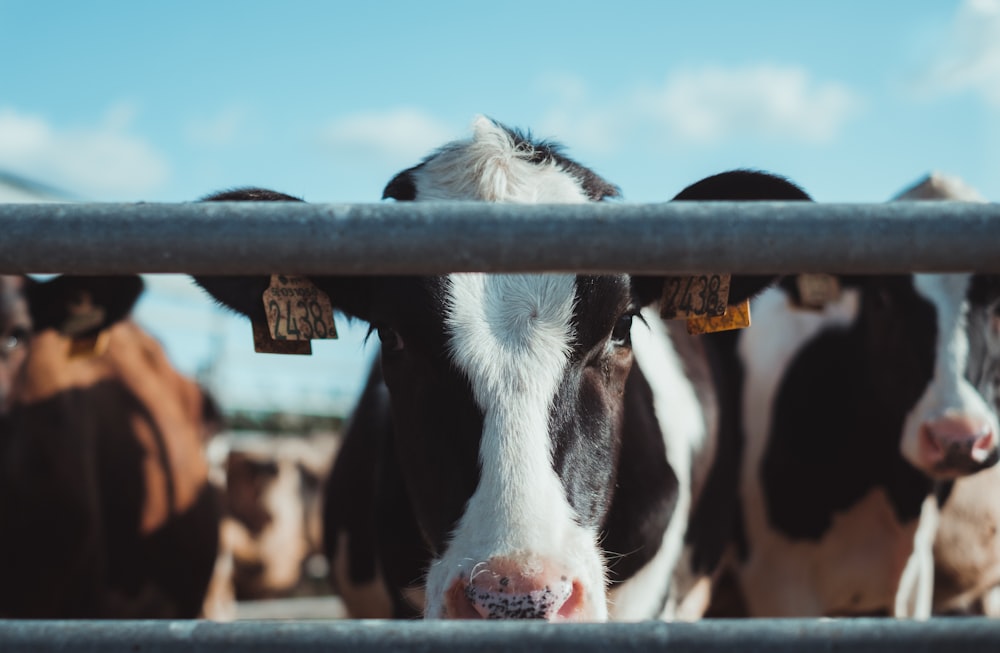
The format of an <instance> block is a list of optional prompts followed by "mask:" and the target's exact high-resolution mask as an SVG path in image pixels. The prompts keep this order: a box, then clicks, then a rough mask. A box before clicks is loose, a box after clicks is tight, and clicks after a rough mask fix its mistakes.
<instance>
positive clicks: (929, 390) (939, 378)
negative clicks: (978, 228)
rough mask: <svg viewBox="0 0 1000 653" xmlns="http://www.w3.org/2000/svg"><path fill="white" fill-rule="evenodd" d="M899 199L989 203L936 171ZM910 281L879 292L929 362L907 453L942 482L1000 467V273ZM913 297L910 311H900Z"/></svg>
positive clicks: (914, 351) (907, 429)
mask: <svg viewBox="0 0 1000 653" xmlns="http://www.w3.org/2000/svg"><path fill="white" fill-rule="evenodd" d="M896 199H898V200H904V201H909V200H958V201H973V202H975V201H983V200H982V197H980V196H979V194H978V193H977V192H976V191H974V190H972V189H971V188H969V187H967V186H965V185H964V184H963V183H961V182H960V181H959V180H956V179H952V178H949V177H945V176H942V175H936V174H935V175H930V176H928V177H927V178H926V179H925V180H923V181H922V182H920V183H918V184H916V185H914V186H913V187H912V188H909V189H907V190H906V191H904V192H903V193H901V194H900V195H899V196H898V197H897V198H896ZM907 281H908V283H905V284H903V286H904V287H902V288H900V289H899V290H898V291H897V292H896V293H891V292H883V293H882V294H881V295H879V297H880V299H881V301H880V303H881V304H882V305H881V306H879V309H880V310H881V311H882V312H883V313H889V312H890V311H891V312H892V313H893V314H894V318H895V319H893V320H892V322H894V323H895V324H894V326H895V328H896V329H898V331H897V333H906V334H907V335H908V336H909V337H904V338H903V340H904V342H909V343H911V345H910V346H911V351H910V352H909V354H910V355H911V356H912V358H913V359H915V360H919V361H921V364H920V368H921V369H919V370H915V372H916V373H915V374H914V378H915V379H918V380H920V381H923V387H921V388H920V393H919V395H918V396H917V398H916V400H915V401H914V403H913V407H912V409H911V410H910V411H909V412H908V413H907V416H906V421H905V423H904V425H903V437H902V443H901V447H900V448H901V451H902V453H903V456H904V457H905V458H906V459H907V460H909V461H910V463H912V464H913V465H915V466H916V467H917V468H919V469H922V470H924V471H926V472H928V473H930V474H931V475H932V476H935V477H938V478H942V477H943V478H954V477H956V476H959V475H962V474H967V473H971V472H975V471H978V470H981V469H984V468H986V467H989V466H991V465H994V464H996V462H997V460H998V459H1000V450H998V438H1000V428H998V420H997V412H998V408H1000V397H998V390H1000V276H997V275H985V274H915V275H912V276H910V277H908V278H907ZM913 295H915V296H916V303H914V304H912V305H911V308H910V310H908V311H900V310H898V308H899V304H900V303H902V302H906V301H910V302H913V301H914V300H913V299H912V297H913ZM907 297H910V298H911V299H909V300H907V299H906V298H907ZM903 306H906V304H903ZM901 320H905V322H906V323H905V324H902V325H900V324H898V323H899V322H900V321H901Z"/></svg>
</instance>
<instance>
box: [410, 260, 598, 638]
mask: <svg viewBox="0 0 1000 653" xmlns="http://www.w3.org/2000/svg"><path fill="white" fill-rule="evenodd" d="M450 281H451V284H450V291H449V297H448V301H447V307H448V308H447V315H446V318H445V323H446V327H447V329H448V332H449V333H450V335H451V356H452V359H453V361H454V363H455V365H456V367H457V368H458V369H459V370H461V371H462V373H463V374H465V376H466V377H467V378H468V379H469V382H470V384H471V386H472V391H473V395H474V397H475V400H476V402H477V404H478V405H479V407H480V409H481V410H482V411H483V431H482V435H481V438H480V447H479V460H480V468H481V469H480V478H479V485H478V486H477V488H476V491H475V492H474V493H473V495H472V497H471V498H470V499H469V502H468V504H467V505H466V509H465V513H464V514H463V515H462V517H461V519H460V520H459V522H458V526H457V527H456V529H455V531H454V533H453V536H452V539H451V542H450V543H449V545H448V548H447V550H446V551H445V553H444V555H443V556H442V557H441V559H439V560H437V561H435V562H434V563H433V564H432V565H431V568H430V571H429V573H428V577H427V606H426V611H425V615H426V616H428V617H440V616H442V613H443V598H444V594H445V592H446V590H447V589H448V588H449V587H450V586H451V585H452V583H454V582H455V581H456V580H457V579H459V578H465V579H468V577H469V574H470V573H471V572H472V570H473V568H474V567H475V565H476V564H477V563H480V562H484V561H487V560H489V559H490V558H494V557H508V558H513V559H517V560H525V559H526V558H530V560H531V561H537V562H541V561H559V563H560V564H562V565H564V566H565V567H566V571H567V572H568V573H569V574H570V575H571V576H572V577H573V578H574V579H576V580H579V581H580V582H581V583H582V585H583V588H584V590H585V591H586V593H587V594H586V597H585V602H586V604H587V605H588V606H590V607H591V608H592V612H591V613H590V614H589V615H588V616H589V617H590V618H591V619H597V620H603V619H605V618H606V607H605V601H604V568H603V561H602V560H601V557H600V555H599V553H598V548H597V542H596V534H595V533H594V532H592V531H589V530H587V529H585V528H583V527H581V526H580V525H579V524H578V523H577V522H576V520H575V519H574V513H573V510H572V508H571V507H570V505H569V503H568V501H567V499H566V493H565V489H564V488H563V485H562V482H561V481H560V479H559V477H558V475H557V474H556V472H555V470H554V469H553V466H552V442H551V437H550V434H549V425H548V419H549V412H550V407H551V405H552V401H553V398H554V397H555V395H556V392H557V391H558V388H559V384H560V381H561V379H562V376H563V374H564V372H565V368H566V364H567V360H568V354H569V351H570V347H571V344H572V339H573V338H574V333H573V328H572V324H571V323H572V318H573V307H574V300H575V296H576V277H575V276H573V275H484V274H456V275H452V276H451V277H450ZM469 437H476V434H475V433H470V434H469Z"/></svg>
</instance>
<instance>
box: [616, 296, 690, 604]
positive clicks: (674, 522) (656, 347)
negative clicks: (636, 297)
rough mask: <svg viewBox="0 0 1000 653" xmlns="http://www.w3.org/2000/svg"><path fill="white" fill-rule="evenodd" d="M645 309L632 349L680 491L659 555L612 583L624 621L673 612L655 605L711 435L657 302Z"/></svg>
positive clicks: (680, 541)
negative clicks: (697, 461) (696, 463)
mask: <svg viewBox="0 0 1000 653" xmlns="http://www.w3.org/2000/svg"><path fill="white" fill-rule="evenodd" d="M642 315H643V318H644V319H645V324H644V323H642V322H640V321H639V320H636V321H635V323H634V325H633V327H632V352H633V354H634V355H635V360H636V363H637V364H638V365H639V368H640V369H641V370H642V373H643V375H645V377H646V381H647V382H648V383H649V387H650V389H651V390H652V394H653V409H654V412H655V414H656V419H657V422H659V426H660V432H661V433H662V434H663V444H664V447H665V449H666V454H667V460H668V461H669V462H670V466H671V468H672V469H673V470H674V473H675V474H676V475H677V481H678V494H677V504H676V506H675V508H674V513H673V515H672V516H671V518H670V524H669V525H668V526H667V529H666V531H665V532H664V534H663V540H662V541H661V543H660V549H659V551H658V552H657V553H656V556H655V557H654V558H653V559H652V560H651V561H649V563H647V564H646V565H645V566H644V567H643V568H642V569H641V570H640V571H639V572H638V573H637V574H635V575H634V576H632V577H631V578H629V579H628V582H626V583H624V584H622V585H618V586H615V587H613V588H612V589H611V592H610V599H609V602H610V603H611V606H610V609H611V614H612V615H613V617H614V619H615V620H619V621H630V620H633V621H634V620H638V619H649V618H651V617H662V618H665V619H670V618H672V617H673V616H674V615H673V611H674V609H675V608H676V605H675V602H668V604H667V606H666V611H665V613H664V614H661V615H657V614H656V611H657V610H659V609H660V606H661V604H662V603H663V601H664V595H663V593H664V579H666V578H670V577H671V575H672V574H673V570H674V568H675V567H676V566H677V561H678V560H679V559H680V556H681V551H682V549H683V546H684V534H685V532H686V530H687V523H688V514H689V512H690V510H691V470H692V463H693V459H694V457H695V455H696V454H697V452H698V450H699V449H700V448H701V447H703V446H704V444H705V441H706V438H707V433H706V429H705V416H704V414H703V412H702V405H701V402H700V401H698V396H697V394H696V393H695V389H694V386H693V385H692V383H691V381H690V379H688V377H687V375H686V374H685V373H684V365H683V363H682V362H681V360H680V357H679V356H678V355H677V351H676V350H675V349H674V346H673V343H672V342H671V340H670V335H669V333H668V332H667V327H666V325H665V324H664V323H663V320H661V319H660V317H659V313H658V309H657V307H647V308H645V309H643V311H642ZM647 325H648V326H647Z"/></svg>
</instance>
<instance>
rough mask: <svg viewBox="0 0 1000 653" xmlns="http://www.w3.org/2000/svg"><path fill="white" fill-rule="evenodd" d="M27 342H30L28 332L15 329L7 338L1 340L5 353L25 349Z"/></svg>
mask: <svg viewBox="0 0 1000 653" xmlns="http://www.w3.org/2000/svg"><path fill="white" fill-rule="evenodd" d="M27 341H28V332H27V331H25V330H24V329H14V330H13V331H11V332H10V333H8V334H7V335H6V336H4V337H3V340H0V344H2V345H3V349H4V350H5V351H14V350H15V349H17V348H18V347H23V346H24V345H25V344H27Z"/></svg>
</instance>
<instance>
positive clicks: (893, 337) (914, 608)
mask: <svg viewBox="0 0 1000 653" xmlns="http://www.w3.org/2000/svg"><path fill="white" fill-rule="evenodd" d="M928 190H929V188H928V184H921V185H920V186H918V187H917V188H916V189H914V190H912V191H911V192H910V193H907V197H912V196H917V195H919V194H922V193H924V192H926V191H928ZM810 285H811V286H812V287H813V288H815V287H817V285H818V286H819V287H820V288H821V289H822V290H821V291H820V292H819V296H821V298H820V299H819V300H818V301H817V293H816V292H815V291H814V290H810V289H809V288H810ZM824 294H825V297H823V296H822V295H824ZM998 302H1000V278H998V277H996V276H991V275H982V274H903V275H887V276H857V275H854V276H851V275H840V276H829V275H825V276H820V277H817V275H801V276H799V277H790V278H788V279H787V280H786V281H783V282H782V285H781V287H780V288H777V289H772V290H768V291H766V292H765V293H763V294H762V295H761V296H760V297H759V298H757V299H756V300H755V301H754V302H753V315H754V327H753V329H749V330H746V331H745V332H742V333H740V334H739V336H738V338H739V342H738V345H737V352H738V359H737V361H736V366H735V369H734V370H733V374H740V375H741V376H742V387H743V391H742V394H743V400H742V402H741V405H740V406H739V417H740V424H741V427H742V433H743V437H744V446H745V449H744V459H743V467H742V478H741V482H742V491H741V495H742V519H743V523H744V525H745V539H744V541H743V542H742V543H741V545H742V546H741V547H740V549H741V550H740V555H739V556H738V557H739V561H738V562H737V564H736V566H737V569H738V573H737V577H738V580H739V584H740V586H741V590H742V593H743V598H744V599H745V603H746V608H747V610H748V612H749V614H750V615H751V616H819V615H850V614H891V615H897V616H913V617H928V616H930V614H931V610H932V604H933V596H932V588H933V577H934V573H935V567H934V556H933V554H932V548H933V547H934V542H935V538H936V537H938V496H939V494H940V491H941V489H942V488H945V487H947V486H948V485H950V484H951V483H952V482H955V483H956V487H957V488H958V487H962V486H964V484H965V483H966V480H968V481H973V479H976V481H975V482H977V483H978V477H977V476H972V477H971V478H968V479H966V477H969V476H970V475H973V474H976V473H982V472H983V470H988V469H990V468H991V467H992V466H993V465H994V464H995V463H996V462H997V459H998V450H997V438H998V424H997V384H998V380H1000V375H998V374H997V369H998V365H1000V329H998V328H997V327H996V325H997V323H998V321H997V317H996V315H997V313H996V310H997V305H998ZM990 473H992V472H990ZM956 479H959V480H958V481H956ZM962 494H963V495H964V492H963V493H962ZM994 505H995V503H994ZM946 512H948V509H947V506H946ZM944 519H945V521H944V528H943V531H942V533H943V536H944V537H947V535H946V534H947V533H948V532H954V530H955V528H956V527H957V524H953V525H949V524H950V523H951V522H952V520H956V521H957V520H959V519H961V517H959V516H958V514H957V511H956V514H954V515H953V516H946V517H945V518H944ZM991 519H992V524H995V523H996V517H995V513H994V516H992V517H991ZM964 521H965V522H966V523H965V527H966V530H967V532H969V533H972V532H976V531H975V529H973V528H972V524H971V523H969V521H970V520H969V519H967V518H966V519H965V520H964ZM989 528H990V525H989V523H988V522H987V523H981V524H979V525H978V529H979V532H983V531H988V530H989ZM994 532H995V531H994ZM938 541H939V542H941V541H942V540H941V537H938ZM990 546H994V545H993V543H992V542H991V543H990ZM941 548H942V547H940V546H939V547H938V552H939V555H940V552H941ZM965 550H968V549H967V548H966V549H965ZM993 555H995V552H994V554H993ZM948 556H950V557H952V558H954V553H953V552H949V554H947V555H946V557H948ZM938 570H939V575H943V570H942V568H941V565H939V566H938Z"/></svg>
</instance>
